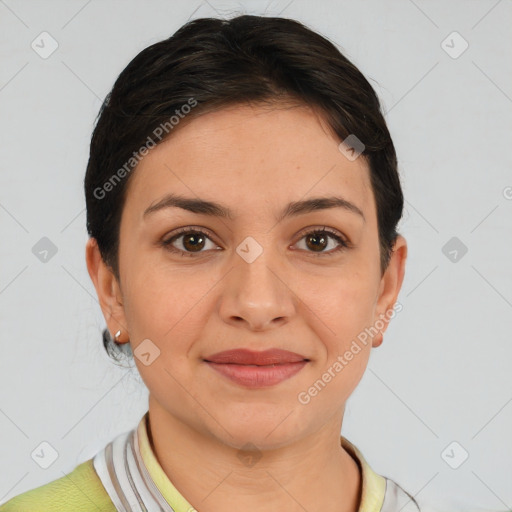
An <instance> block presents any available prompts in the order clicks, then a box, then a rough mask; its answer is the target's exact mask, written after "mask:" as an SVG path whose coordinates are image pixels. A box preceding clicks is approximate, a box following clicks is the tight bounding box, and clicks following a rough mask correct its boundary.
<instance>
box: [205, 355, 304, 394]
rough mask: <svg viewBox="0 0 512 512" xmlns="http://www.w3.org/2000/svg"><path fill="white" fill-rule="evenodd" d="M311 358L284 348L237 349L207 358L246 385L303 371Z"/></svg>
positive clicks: (275, 381)
mask: <svg viewBox="0 0 512 512" xmlns="http://www.w3.org/2000/svg"><path fill="white" fill-rule="evenodd" d="M309 361H310V360H309V359H308V358H306V357H304V356H302V355H300V354H297V353H295V352H290V351H287V350H280V349H270V350H265V351H263V352H254V351H251V350H247V349H235V350H228V351H224V352H219V353H217V354H214V355H212V356H209V357H207V358H205V359H204V362H206V363H207V365H208V366H209V367H210V368H212V369H214V370H215V371H216V372H218V373H220V374H221V375H223V376H224V377H226V378H227V379H229V380H230V381H232V382H235V383H237V384H238V385H241V386H243V387H246V388H261V387H268V386H274V385H276V384H279V383H280V382H283V381H285V380H287V379H289V378H291V377H293V376H294V375H296V374H297V373H298V372H300V371H301V370H302V369H303V368H304V366H306V365H307V364H308V363H309Z"/></svg>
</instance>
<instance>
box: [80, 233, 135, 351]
mask: <svg viewBox="0 0 512 512" xmlns="http://www.w3.org/2000/svg"><path fill="white" fill-rule="evenodd" d="M85 260H86V262H87V270H88V272H89V276H90V277H91V280H92V282H93V283H94V287H95V288H96V293H97V295H98V299H99V303H100V307H101V310H102V311H103V316H104V317H105V320H106V322H107V328H108V330H109V331H110V334H111V336H112V338H114V335H115V333H116V332H117V331H118V330H121V335H120V336H119V337H118V338H117V340H116V341H117V342H118V343H127V342H128V341H129V340H130V337H129V333H128V329H127V327H126V325H127V323H126V318H125V312H124V307H123V295H122V293H121V288H120V286H119V283H118V281H117V279H116V277H115V276H114V273H113V271H112V269H111V268H110V267H109V266H107V265H106V264H105V262H104V261H103V258H102V257H101V253H100V250H99V247H98V243H97V241H96V239H95V238H89V240H88V241H87V244H86V246H85Z"/></svg>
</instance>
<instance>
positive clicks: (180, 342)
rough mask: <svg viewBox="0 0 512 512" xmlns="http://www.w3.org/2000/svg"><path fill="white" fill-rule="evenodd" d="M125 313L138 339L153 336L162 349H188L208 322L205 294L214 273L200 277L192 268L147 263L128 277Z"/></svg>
mask: <svg viewBox="0 0 512 512" xmlns="http://www.w3.org/2000/svg"><path fill="white" fill-rule="evenodd" d="M126 283H127V286H126V301H125V314H126V317H127V322H129V324H130V325H129V326H128V327H129V330H130V333H133V335H134V339H135V340H142V339H145V338H149V339H151V340H152V341H153V342H154V343H155V344H156V345H157V346H158V347H161V350H162V349H164V350H166V351H170V352H173V353H176V352H178V351H183V350H185V349H186V346H187V343H191V342H192V340H194V338H195V337H196V333H198V332H199V329H201V325H202V324H203V322H205V317H206V318H207V315H206V313H204V312H203V310H204V308H205V307H206V304H207V301H206V300H205V297H206V296H207V295H208V291H209V290H210V289H211V287H212V286H213V285H214V283H215V282H214V281H213V280H212V279H211V276H210V277H209V278H208V277H207V276H205V278H204V279H202V278H198V276H197V272H195V273H194V271H192V270H191V269H188V270H185V269H177V268H173V269H171V268H170V267H165V268H162V267H161V266H159V265H149V264H147V263H146V264H144V265H141V266H140V267H139V268H137V267H136V266H135V267H134V268H133V270H131V272H130V275H127V279H126Z"/></svg>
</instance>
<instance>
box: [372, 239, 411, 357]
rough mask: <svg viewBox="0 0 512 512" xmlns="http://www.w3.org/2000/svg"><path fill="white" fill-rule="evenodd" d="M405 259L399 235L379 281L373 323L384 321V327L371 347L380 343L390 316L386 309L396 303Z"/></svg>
mask: <svg viewBox="0 0 512 512" xmlns="http://www.w3.org/2000/svg"><path fill="white" fill-rule="evenodd" d="M406 259H407V242H406V240H405V238H404V237H403V236H401V235H398V237H397V238H396V240H395V243H394V245H393V252H392V254H391V259H390V261H389V265H388V268H387V269H386V271H385V272H384V275H383V276H382V278H381V281H380V288H379V296H378V298H377V302H376V308H375V317H374V319H373V325H375V323H376V322H377V321H378V320H381V321H382V322H384V324H385V325H384V327H383V328H382V329H381V332H379V333H377V334H376V335H375V337H374V338H373V341H372V346H373V347H378V346H380V345H381V344H382V340H383V337H384V332H385V331H386V329H387V328H388V325H389V321H390V316H389V313H388V314H386V312H388V311H393V306H394V305H395V303H396V300H397V298H398V294H399V293H400V288H402V282H403V280H404V275H405V261H406Z"/></svg>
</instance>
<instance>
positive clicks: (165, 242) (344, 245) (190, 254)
mask: <svg viewBox="0 0 512 512" xmlns="http://www.w3.org/2000/svg"><path fill="white" fill-rule="evenodd" d="M320 233H327V234H328V235H329V236H330V237H331V238H334V240H336V241H337V242H338V243H339V244H340V245H339V246H338V247H337V248H336V249H331V250H330V251H328V252H320V253H315V252H313V251H306V252H310V253H311V255H312V256H333V255H335V254H338V253H339V252H340V251H343V250H345V249H347V248H349V247H350V244H349V243H348V242H347V241H345V240H344V239H343V238H342V237H341V236H340V235H338V234H337V233H336V232H335V231H333V230H331V229H329V228H327V227H323V228H321V229H313V230H309V231H303V232H301V233H300V238H299V241H300V240H302V239H303V238H304V237H306V236H308V235H313V234H320ZM186 234H197V235H204V236H206V237H207V238H208V239H210V240H211V241H212V242H213V240H212V239H211V236H210V235H209V234H208V233H207V232H206V231H202V230H199V229H192V228H189V227H187V228H180V229H179V230H178V231H177V232H176V233H175V234H174V235H173V236H172V237H171V238H168V239H167V240H162V242H161V245H162V246H163V247H164V248H165V249H166V250H168V251H170V252H172V253H177V254H181V256H188V257H192V258H193V257H196V256H200V255H201V254H203V253H204V252H205V251H200V252H198V253H193V252H187V251H183V250H181V249H176V247H173V246H172V245H171V244H172V243H173V242H174V241H175V240H177V239H178V238H180V237H181V236H183V235H186Z"/></svg>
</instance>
